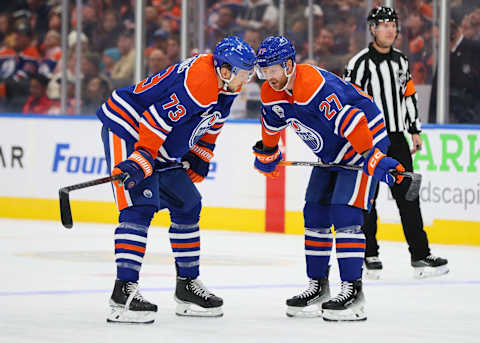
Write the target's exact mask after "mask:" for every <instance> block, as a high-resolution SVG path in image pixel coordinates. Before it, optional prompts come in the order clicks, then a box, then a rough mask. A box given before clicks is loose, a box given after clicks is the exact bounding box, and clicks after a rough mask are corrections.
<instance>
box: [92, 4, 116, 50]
mask: <svg viewBox="0 0 480 343" xmlns="http://www.w3.org/2000/svg"><path fill="white" fill-rule="evenodd" d="M98 27H99V30H98V32H95V34H94V35H92V36H91V38H92V50H95V51H98V52H101V51H103V50H105V49H109V48H115V47H116V46H117V37H118V33H119V31H120V28H121V26H120V25H119V23H118V20H117V13H116V12H115V11H114V10H107V11H105V13H104V15H103V17H102V22H101V23H100V25H98Z"/></svg>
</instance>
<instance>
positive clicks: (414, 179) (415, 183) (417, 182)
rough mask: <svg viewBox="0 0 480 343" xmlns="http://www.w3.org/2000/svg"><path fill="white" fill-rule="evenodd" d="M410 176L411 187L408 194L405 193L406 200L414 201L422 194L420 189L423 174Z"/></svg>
mask: <svg viewBox="0 0 480 343" xmlns="http://www.w3.org/2000/svg"><path fill="white" fill-rule="evenodd" d="M409 174H411V175H410V180H411V182H410V186H409V187H408V190H407V192H406V193H405V200H407V201H413V200H415V199H417V198H418V196H419V194H420V188H421V187H422V174H417V173H409Z"/></svg>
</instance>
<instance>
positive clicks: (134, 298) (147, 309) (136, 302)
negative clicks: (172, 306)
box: [107, 280, 157, 324]
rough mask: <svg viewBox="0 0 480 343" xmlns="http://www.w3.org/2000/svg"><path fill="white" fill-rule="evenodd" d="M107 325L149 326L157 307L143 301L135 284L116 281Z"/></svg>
mask: <svg viewBox="0 0 480 343" xmlns="http://www.w3.org/2000/svg"><path fill="white" fill-rule="evenodd" d="M109 302H110V314H109V315H108V317H107V322H109V323H128V324H151V323H153V322H154V320H155V319H154V316H155V313H156V312H157V305H155V304H152V303H150V302H148V301H147V300H145V299H144V298H143V296H142V295H141V294H140V293H139V292H138V284H137V283H136V282H127V281H121V280H116V281H115V287H114V288H113V293H112V296H111V298H110V301H109Z"/></svg>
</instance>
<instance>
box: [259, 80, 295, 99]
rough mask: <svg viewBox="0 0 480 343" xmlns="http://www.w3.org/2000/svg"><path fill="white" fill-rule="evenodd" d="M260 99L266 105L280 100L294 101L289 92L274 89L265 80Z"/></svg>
mask: <svg viewBox="0 0 480 343" xmlns="http://www.w3.org/2000/svg"><path fill="white" fill-rule="evenodd" d="M260 99H261V100H262V103H263V104H264V105H273V104H275V103H278V102H293V101H292V97H291V96H289V95H288V94H287V93H285V92H284V91H283V92H278V91H276V90H274V89H273V88H272V87H271V86H270V84H269V83H268V81H265V82H264V83H263V85H262V88H261V89H260Z"/></svg>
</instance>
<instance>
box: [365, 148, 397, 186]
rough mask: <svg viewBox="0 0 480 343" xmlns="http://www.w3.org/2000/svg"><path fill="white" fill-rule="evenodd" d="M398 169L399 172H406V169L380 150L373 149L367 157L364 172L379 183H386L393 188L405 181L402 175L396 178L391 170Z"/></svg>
mask: <svg viewBox="0 0 480 343" xmlns="http://www.w3.org/2000/svg"><path fill="white" fill-rule="evenodd" d="M392 169H396V170H397V171H399V172H402V171H405V168H404V167H403V166H402V165H401V164H400V162H398V161H397V160H395V159H393V158H390V157H387V155H385V154H384V153H383V152H381V151H380V150H379V149H378V148H374V149H371V150H370V152H369V153H368V155H367V156H366V157H365V162H364V164H363V171H364V173H365V174H367V175H369V176H373V178H374V179H376V180H378V181H382V182H385V183H386V184H387V185H389V186H392V185H393V184H394V183H395V182H397V183H400V182H402V180H403V176H402V175H397V176H396V177H394V176H393V175H392V174H390V170H392Z"/></svg>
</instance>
